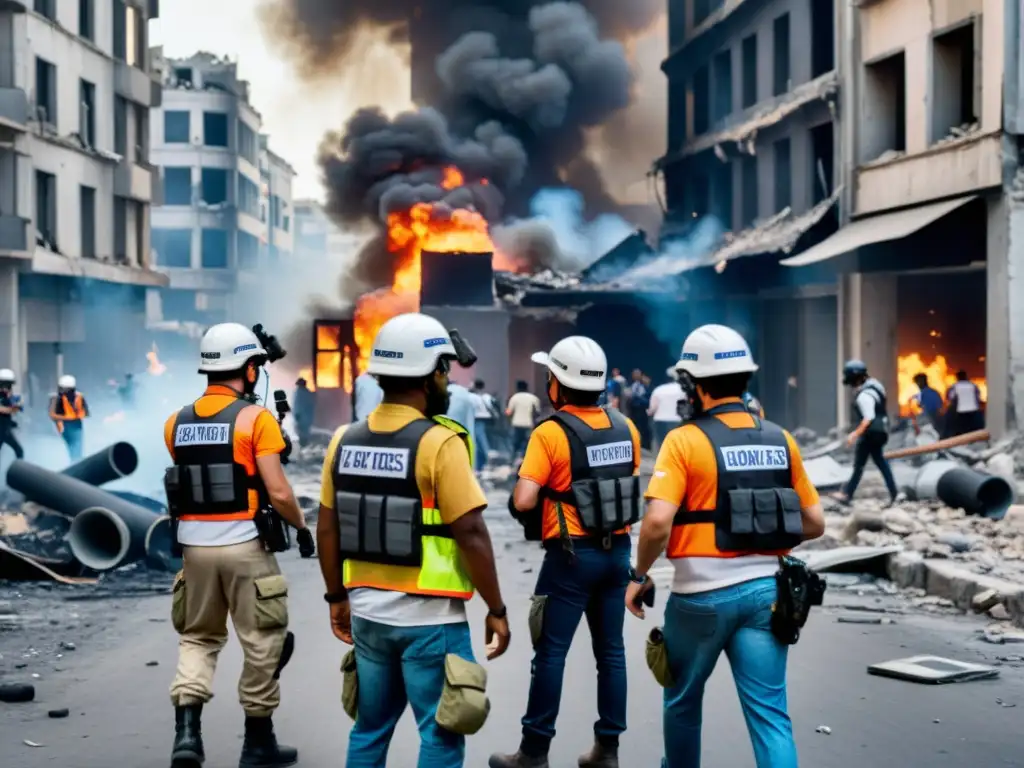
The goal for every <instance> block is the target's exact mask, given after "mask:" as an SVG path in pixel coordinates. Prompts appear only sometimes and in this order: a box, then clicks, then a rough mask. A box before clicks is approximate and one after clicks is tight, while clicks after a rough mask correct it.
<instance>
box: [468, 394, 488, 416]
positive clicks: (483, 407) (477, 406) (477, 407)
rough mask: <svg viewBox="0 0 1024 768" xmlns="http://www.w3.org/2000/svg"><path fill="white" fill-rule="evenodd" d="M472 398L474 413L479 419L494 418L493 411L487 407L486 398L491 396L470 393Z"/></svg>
mask: <svg viewBox="0 0 1024 768" xmlns="http://www.w3.org/2000/svg"><path fill="white" fill-rule="evenodd" d="M469 396H470V398H472V400H473V413H474V415H475V416H476V418H478V419H490V418H492V414H491V409H490V408H488V407H487V400H486V398H487V397H489V395H482V394H480V393H479V392H470V393H469Z"/></svg>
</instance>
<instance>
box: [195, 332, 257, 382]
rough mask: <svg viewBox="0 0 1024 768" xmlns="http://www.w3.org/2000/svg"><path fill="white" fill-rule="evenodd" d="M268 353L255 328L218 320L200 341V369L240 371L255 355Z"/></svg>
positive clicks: (206, 371) (206, 370) (210, 371)
mask: <svg viewBox="0 0 1024 768" xmlns="http://www.w3.org/2000/svg"><path fill="white" fill-rule="evenodd" d="M266 356H267V352H266V350H265V349H263V345H262V344H260V340H259V339H258V338H256V334H255V333H253V332H252V330H250V329H249V328H246V327H245V326H244V325H242V324H241V323H218V324H217V325H215V326H213V327H211V328H210V329H209V330H208V331H207V332H206V333H205V334H204V335H203V340H202V341H200V342H199V357H200V363H199V372H200V373H219V372H221V371H238V370H241V369H242V368H244V367H245V364H246V363H247V362H249V361H250V360H251V359H252V358H254V357H263V358H265V357H266Z"/></svg>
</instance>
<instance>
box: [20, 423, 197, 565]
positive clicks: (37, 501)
mask: <svg viewBox="0 0 1024 768" xmlns="http://www.w3.org/2000/svg"><path fill="white" fill-rule="evenodd" d="M137 466H138V455H137V453H136V451H135V448H134V447H133V446H132V445H131V444H129V443H124V442H119V443H114V444H113V445H111V446H108V447H107V448H105V449H104V450H102V451H100V452H98V453H96V454H93V455H92V456H88V457H86V458H85V459H82V460H81V461H79V462H78V463H76V464H74V465H72V466H70V467H68V468H67V469H65V470H64V471H62V472H52V471H50V470H47V469H44V468H42V467H40V466H37V465H35V464H32V463H30V462H27V461H24V460H15V461H14V462H12V464H11V465H10V467H9V468H8V470H7V478H6V483H7V486H8V487H9V488H10V489H11V491H14V492H17V493H18V494H20V495H21V496H20V497H17V496H14V495H13V494H12V493H10V492H9V493H8V494H7V498H6V504H5V506H6V507H7V508H8V509H9V510H11V509H13V511H9V512H7V513H5V514H0V526H2V528H0V535H2V537H3V538H2V539H0V579H12V580H53V581H59V582H62V583H83V582H88V583H94V582H95V581H96V578H95V574H97V573H103V572H107V571H114V570H116V569H121V568H123V567H125V566H134V565H135V564H139V563H141V564H143V565H145V566H147V567H148V568H150V569H153V570H155V571H175V570H177V569H178V568H179V567H180V560H179V559H178V558H175V557H173V556H172V554H171V525H170V518H169V517H168V516H167V510H166V507H165V505H164V504H163V503H162V502H160V501H157V500H156V499H152V498H149V497H146V496H141V495H139V494H135V493H132V492H130V491H116V490H113V491H108V490H105V489H103V488H101V487H100V486H101V485H103V484H104V483H108V482H111V481H113V480H117V479H120V478H123V477H126V476H128V475H130V474H131V473H132V472H134V471H135V469H136V467H137Z"/></svg>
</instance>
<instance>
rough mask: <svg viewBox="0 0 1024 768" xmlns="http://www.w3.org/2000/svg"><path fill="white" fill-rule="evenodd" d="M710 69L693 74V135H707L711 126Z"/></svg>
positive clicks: (703, 68) (699, 70) (705, 68)
mask: <svg viewBox="0 0 1024 768" xmlns="http://www.w3.org/2000/svg"><path fill="white" fill-rule="evenodd" d="M708 86H709V83H708V68H707V67H701V68H700V69H698V70H697V71H696V72H694V73H693V135H694V136H700V135H701V134H703V133H707V131H708V128H709V127H710V125H711V105H710V104H709V103H708V102H709V99H708V96H709V95H710V94H709V93H708V91H709V87H708Z"/></svg>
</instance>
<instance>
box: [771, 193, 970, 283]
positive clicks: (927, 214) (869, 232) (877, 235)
mask: <svg viewBox="0 0 1024 768" xmlns="http://www.w3.org/2000/svg"><path fill="white" fill-rule="evenodd" d="M976 197H977V195H969V196H967V197H958V198H956V199H955V200H946V201H945V202H943V203H932V204H931V205H921V206H918V207H917V208H908V209H907V210H905V211H896V212H895V213H883V214H881V215H879V216H871V217H870V218H867V219H859V220H857V221H854V222H853V223H851V224H848V225H847V226H845V227H843V228H842V229H840V230H839V231H838V232H836V233H835V234H834V235H832V237H830V238H828V239H827V240H823V241H822V242H820V243H818V244H817V245H815V246H814V247H812V248H808V249H807V250H806V251H804V252H803V253H800V254H797V255H796V256H791V257H790V258H788V259H783V260H782V261H780V262H779V263H780V264H783V265H785V266H787V267H805V266H807V265H808V264H817V263H818V262H821V261H826V260H828V259H831V258H834V257H836V256H839V255H841V254H844V253H849V252H850V251H852V250H855V249H857V248H861V247H863V246H865V245H872V244H874V243H884V242H888V241H890V240H900V239H902V238H904V237H907V236H908V235H912V234H914V233H915V232H917V231H918V230H919V229H921V228H923V227H926V226H927V225H929V224H931V223H932V222H933V221H938V220H939V219H941V218H942V217H943V216H945V215H946V214H948V213H951V212H952V211H955V210H956V209H957V208H959V207H960V206H962V205H966V204H967V203H969V202H971V200H974V199H975V198H976Z"/></svg>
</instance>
